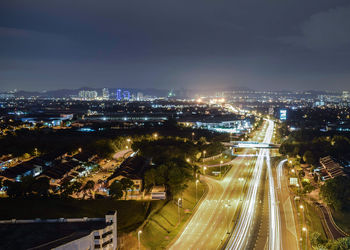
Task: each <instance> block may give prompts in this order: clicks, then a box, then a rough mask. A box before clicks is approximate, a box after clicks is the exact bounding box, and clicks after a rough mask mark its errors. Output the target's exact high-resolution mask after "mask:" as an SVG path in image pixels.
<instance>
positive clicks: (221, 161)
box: [220, 161, 223, 177]
mask: <svg viewBox="0 0 350 250" xmlns="http://www.w3.org/2000/svg"><path fill="white" fill-rule="evenodd" d="M222 163H223V161H220V177H221V165H222Z"/></svg>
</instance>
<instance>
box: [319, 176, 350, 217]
mask: <svg viewBox="0 0 350 250" xmlns="http://www.w3.org/2000/svg"><path fill="white" fill-rule="evenodd" d="M320 194H321V196H322V198H323V199H324V201H325V202H326V203H328V204H329V205H331V206H332V207H333V208H334V209H335V210H338V211H339V210H342V209H343V208H345V207H346V206H347V203H348V202H349V197H350V179H349V178H348V177H345V176H338V177H336V178H334V179H330V180H327V181H326V182H325V184H324V185H322V186H321V188H320Z"/></svg>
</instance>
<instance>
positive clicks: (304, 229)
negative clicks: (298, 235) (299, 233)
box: [301, 227, 307, 249]
mask: <svg viewBox="0 0 350 250" xmlns="http://www.w3.org/2000/svg"><path fill="white" fill-rule="evenodd" d="M301 230H303V232H305V249H307V228H306V227H303V228H302V229H301Z"/></svg>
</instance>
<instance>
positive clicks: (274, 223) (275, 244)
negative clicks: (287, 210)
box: [265, 151, 282, 250]
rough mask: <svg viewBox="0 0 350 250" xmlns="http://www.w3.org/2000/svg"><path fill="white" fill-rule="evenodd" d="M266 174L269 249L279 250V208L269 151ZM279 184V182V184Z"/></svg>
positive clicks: (280, 241)
mask: <svg viewBox="0 0 350 250" xmlns="http://www.w3.org/2000/svg"><path fill="white" fill-rule="evenodd" d="M265 156H266V165H267V173H268V176H269V196H270V199H269V216H270V224H269V225H270V228H269V249H273V250H279V249H281V243H282V239H281V218H280V211H279V206H278V203H277V199H276V192H275V185H274V181H273V175H272V170H271V160H270V151H267V152H266V154H265ZM279 183H280V182H279Z"/></svg>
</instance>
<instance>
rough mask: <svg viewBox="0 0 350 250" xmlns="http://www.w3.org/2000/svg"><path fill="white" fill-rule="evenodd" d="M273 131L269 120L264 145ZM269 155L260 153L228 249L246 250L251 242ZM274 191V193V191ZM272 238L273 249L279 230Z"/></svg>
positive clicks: (274, 221)
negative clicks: (258, 196)
mask: <svg viewBox="0 0 350 250" xmlns="http://www.w3.org/2000/svg"><path fill="white" fill-rule="evenodd" d="M273 129H274V122H273V121H271V120H268V128H267V130H266V134H265V137H264V141H263V143H270V142H271V139H272V135H273ZM267 155H268V158H269V152H268V150H267V149H261V150H260V151H259V154H258V159H257V161H256V164H255V167H254V171H253V174H252V178H251V184H250V186H249V189H248V192H247V195H246V197H245V202H244V203H243V204H242V211H241V214H240V216H239V219H238V222H237V224H236V226H235V228H234V231H233V233H232V235H231V237H230V239H229V241H228V243H227V245H226V249H245V248H246V247H247V244H248V243H249V241H250V240H251V239H250V237H249V236H250V234H251V230H252V225H253V223H254V216H255V212H256V211H255V206H256V204H257V194H258V189H259V186H260V182H261V176H262V173H263V166H264V158H265V156H267ZM272 182H273V179H272ZM271 188H274V187H271V186H270V189H271ZM272 190H273V192H274V189H272ZM270 213H271V212H270ZM278 216H279V215H278ZM270 220H271V217H270ZM276 220H277V221H278V218H274V219H272V220H271V222H272V223H273V224H275V223H276ZM272 226H273V225H272V224H270V227H272ZM270 237H272V238H273V243H270V244H269V245H270V247H271V244H273V245H276V244H278V243H277V242H278V241H279V230H276V231H274V232H273V236H270ZM270 240H271V239H270ZM270 249H271V248H270ZM272 249H273V248H272Z"/></svg>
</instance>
